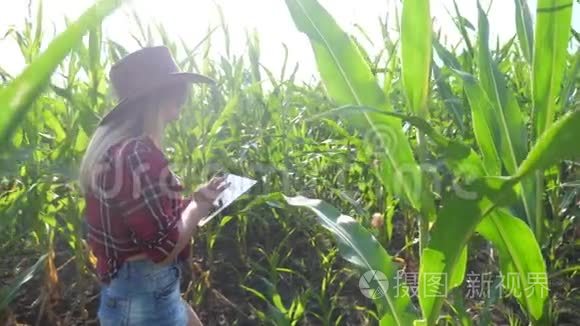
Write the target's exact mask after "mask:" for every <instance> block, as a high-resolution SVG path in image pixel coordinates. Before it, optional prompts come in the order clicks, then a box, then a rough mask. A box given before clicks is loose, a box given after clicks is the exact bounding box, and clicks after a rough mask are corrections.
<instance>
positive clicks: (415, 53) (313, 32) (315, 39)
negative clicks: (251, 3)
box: [286, 0, 580, 325]
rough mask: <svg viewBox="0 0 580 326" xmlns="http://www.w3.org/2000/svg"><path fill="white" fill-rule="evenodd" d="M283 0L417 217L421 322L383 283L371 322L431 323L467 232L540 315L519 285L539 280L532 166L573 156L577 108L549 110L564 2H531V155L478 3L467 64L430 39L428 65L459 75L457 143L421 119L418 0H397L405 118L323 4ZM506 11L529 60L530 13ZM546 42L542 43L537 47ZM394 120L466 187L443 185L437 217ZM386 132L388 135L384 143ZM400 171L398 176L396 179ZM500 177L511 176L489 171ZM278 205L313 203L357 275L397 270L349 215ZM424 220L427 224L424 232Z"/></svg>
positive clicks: (539, 306)
mask: <svg viewBox="0 0 580 326" xmlns="http://www.w3.org/2000/svg"><path fill="white" fill-rule="evenodd" d="M286 3H287V6H288V8H289V10H290V13H291V14H292V17H293V19H294V21H295V23H296V26H297V27H298V29H299V30H300V31H301V32H303V33H305V34H306V35H307V36H308V37H309V39H310V41H311V44H312V48H313V50H314V54H315V57H316V59H317V63H318V69H319V71H320V74H321V78H322V80H323V82H324V84H325V86H326V91H327V92H328V94H329V96H330V97H331V98H332V99H333V100H334V101H335V102H336V103H337V104H338V105H354V106H352V107H350V108H349V111H355V112H354V113H353V112H349V113H348V114H349V117H352V116H355V117H361V118H364V119H353V121H352V122H353V125H354V126H355V127H356V128H358V129H359V130H365V129H367V128H368V129H370V130H371V132H373V133H375V134H376V135H375V137H377V138H378V139H379V140H381V141H380V142H379V145H380V147H379V150H380V151H381V152H382V151H384V153H381V154H383V155H381V161H382V162H383V164H384V165H383V169H382V170H381V174H382V176H383V178H382V180H383V182H384V186H385V187H386V188H387V189H388V190H389V191H391V192H393V193H394V194H396V195H399V196H400V197H402V198H403V199H404V200H405V201H406V202H407V203H408V204H409V205H410V206H411V207H412V208H413V209H414V210H415V211H416V213H417V214H418V223H419V226H420V227H419V231H420V232H419V233H420V239H421V244H422V245H421V247H420V251H421V266H420V271H419V289H420V291H419V294H418V296H419V302H420V306H421V310H422V313H421V315H422V317H419V315H418V314H416V313H414V312H412V306H411V305H410V303H409V300H408V299H407V298H401V296H395V295H394V292H393V289H390V288H380V290H381V292H382V293H384V294H385V295H384V297H381V298H379V299H377V300H375V303H376V305H377V309H378V311H379V313H380V314H381V316H382V317H381V324H384V325H392V324H397V325H407V324H409V323H410V322H411V321H412V320H420V321H421V322H422V323H426V324H429V325H431V324H434V323H436V321H437V319H438V317H439V315H440V311H441V308H442V305H443V300H444V298H445V297H446V296H447V295H448V293H449V290H451V289H452V288H454V287H457V286H459V285H461V284H462V282H463V280H464V274H465V268H466V266H465V265H466V258H467V254H466V250H467V248H466V244H467V242H468V240H469V239H470V238H471V237H472V235H473V234H474V233H475V232H477V233H479V234H481V235H482V236H483V237H485V238H486V239H487V240H488V241H490V242H491V243H492V244H493V245H494V246H495V247H496V248H497V250H498V253H499V258H500V264H501V269H502V272H504V273H510V272H511V273H515V274H516V275H517V277H518V280H519V282H518V283H517V284H518V285H517V287H519V288H514V285H512V284H509V285H508V284H507V283H506V284H504V285H505V286H507V287H508V288H509V290H511V291H510V292H511V293H513V294H514V296H515V297H516V298H517V299H518V301H519V303H520V304H521V306H522V307H523V308H524V309H525V310H526V311H527V313H528V316H529V318H530V320H534V321H538V322H539V321H540V320H542V318H543V317H544V311H545V305H544V304H545V299H546V297H547V293H545V292H544V291H543V290H542V289H540V288H539V287H537V286H538V285H537V284H535V285H534V284H529V283H528V276H529V275H531V274H535V273H538V274H541V275H544V276H545V275H546V267H545V263H544V260H543V258H542V255H541V251H540V244H539V241H541V237H542V229H543V223H544V220H543V218H542V216H543V215H544V212H543V206H542V204H541V203H542V200H543V199H542V198H543V193H544V190H543V183H542V180H543V174H542V172H541V171H542V170H543V169H545V168H548V167H550V166H552V165H554V164H555V163H557V162H559V161H560V160H562V159H564V158H567V157H572V158H574V157H577V155H578V150H577V146H576V147H575V146H574V144H573V143H572V139H574V137H577V130H575V129H577V126H578V120H579V118H578V117H579V116H580V114H579V113H578V111H577V110H572V111H573V112H571V113H569V114H567V115H565V116H563V117H561V118H560V119H559V120H558V121H557V122H556V123H555V124H553V125H552V121H553V120H554V116H555V115H554V112H555V110H554V106H555V105H556V103H560V102H561V101H557V99H558V97H559V96H562V98H564V99H566V98H567V97H568V96H569V94H557V92H556V89H559V88H560V84H561V82H562V76H563V74H564V70H565V60H566V49H567V46H568V40H569V31H570V19H571V16H570V15H571V4H569V3H566V4H564V3H561V4H558V3H556V2H554V1H540V2H539V4H538V11H537V17H538V20H537V23H536V35H537V37H536V40H535V41H536V43H535V46H534V50H533V60H532V61H533V63H534V69H533V70H532V69H529V70H530V71H532V73H531V74H530V77H527V78H528V79H530V78H533V80H534V83H533V85H534V87H535V88H532V91H533V92H534V93H533V94H534V98H535V101H534V106H533V110H532V112H533V114H532V119H533V121H534V122H535V126H536V132H535V135H536V137H535V138H534V139H533V140H532V141H531V144H533V147H532V149H531V150H529V149H528V146H529V145H528V144H529V143H530V139H529V137H528V136H527V134H528V132H527V127H526V125H525V121H524V118H523V112H522V109H521V106H520V104H519V102H518V100H517V99H516V96H515V94H514V92H513V90H512V89H511V88H510V87H509V86H508V85H507V80H506V76H505V75H504V72H502V71H501V70H500V67H499V65H498V62H497V61H496V60H497V59H495V58H494V57H493V53H492V51H491V50H490V48H489V39H488V34H489V24H488V21H487V17H486V15H485V12H484V11H483V9H482V8H481V7H478V10H479V18H478V22H479V24H478V41H477V46H476V47H473V46H472V45H471V44H472V43H471V41H470V39H469V37H468V36H467V35H466V34H465V33H464V38H465V41H466V44H467V49H468V50H469V51H471V52H469V53H468V55H472V56H473V55H474V54H475V56H476V58H474V60H471V61H470V62H469V63H470V64H473V66H470V67H468V69H464V67H462V66H461V65H460V64H459V61H458V60H457V58H456V57H455V56H453V54H452V53H451V52H450V51H448V50H446V49H445V48H444V47H443V46H442V45H441V44H439V43H438V40H435V43H436V45H437V46H435V49H436V50H437V51H438V53H439V56H440V58H441V59H442V60H443V62H444V64H445V66H443V67H436V68H435V70H436V71H437V74H440V70H441V69H446V70H451V71H452V73H453V74H454V75H455V76H457V77H458V78H459V79H460V80H462V81H463V92H464V94H465V96H466V97H467V101H468V103H469V106H470V109H471V117H472V125H473V129H474V135H475V139H476V144H477V146H475V147H471V146H469V145H468V144H466V143H464V142H462V141H461V140H451V139H447V138H445V137H444V136H442V135H440V134H438V133H437V132H436V131H435V129H434V128H433V127H432V126H430V125H429V122H428V118H429V105H428V100H429V91H430V71H431V66H432V58H431V48H432V38H433V36H432V34H431V27H430V21H431V17H430V14H429V1H428V0H423V1H421V0H406V1H404V2H403V11H402V18H401V42H402V45H401V47H402V51H401V59H400V61H401V69H402V77H403V78H402V80H403V85H402V89H403V90H404V91H405V93H406V95H407V96H406V98H407V101H405V103H403V105H402V108H401V109H400V110H398V111H399V112H400V113H407V114H408V115H407V116H401V115H400V114H399V115H397V114H389V113H388V111H389V108H390V106H389V105H386V104H385V96H386V95H388V94H384V93H383V90H381V88H380V87H379V86H378V84H377V82H376V76H374V75H373V73H372V71H371V69H370V67H369V64H368V62H367V61H366V60H365V56H364V55H363V53H362V52H361V50H360V48H359V47H357V45H356V43H355V42H354V41H353V39H352V38H351V37H350V36H349V35H347V34H346V33H344V32H343V31H342V30H341V29H340V27H339V26H338V25H337V24H336V22H335V21H334V20H333V18H332V17H331V16H330V15H329V14H328V12H326V11H325V10H324V8H323V7H321V6H320V5H319V4H318V3H317V2H316V1H315V0H287V1H286ZM516 8H517V12H516V21H517V23H518V36H519V40H520V47H521V49H522V51H523V52H524V53H527V56H528V60H529V59H530V52H531V48H532V46H531V45H532V35H531V33H530V30H531V20H530V19H529V16H530V14H529V11H528V9H527V7H526V6H525V5H523V4H522V2H520V1H516ZM556 19H557V20H558V23H556ZM548 38H549V39H550V44H551V46H547V45H546V42H548ZM538 42H544V43H538ZM495 55H500V53H498V52H496V53H495ZM524 55H525V54H524ZM463 56H465V54H463ZM544 62H550V64H548V65H545V64H544ZM473 71H477V72H478V76H475V75H473V74H472V73H471V72H473ZM572 82H573V81H572ZM392 87H393V86H391V87H390V88H392ZM565 89H566V88H565ZM441 95H442V96H448V95H449V94H448V92H447V93H443V94H441ZM369 108H370V109H369ZM343 111H346V110H343ZM396 117H401V119H402V120H404V121H405V122H408V123H411V124H412V125H414V126H415V127H416V129H417V133H418V134H417V137H416V146H417V156H418V158H419V160H422V161H425V160H426V159H427V152H426V151H427V145H426V143H425V137H426V136H427V135H431V136H434V137H432V138H433V139H432V141H433V142H435V143H436V150H435V151H433V152H432V153H431V155H433V156H434V157H436V158H439V159H442V160H443V161H444V162H445V164H446V165H447V167H448V169H449V170H450V171H452V172H453V173H454V174H455V176H456V177H459V178H461V179H462V180H464V181H463V182H465V183H466V184H465V185H464V187H465V189H469V190H470V195H473V196H472V198H469V196H467V195H466V194H465V193H464V194H458V193H457V192H456V191H445V192H444V193H442V194H439V196H441V197H442V202H441V207H440V208H439V209H438V210H437V213H436V214H434V213H433V209H434V208H433V206H432V205H431V203H432V201H433V199H432V198H433V195H432V194H431V192H430V187H429V184H428V183H429V178H425V175H423V176H422V172H421V171H420V169H419V166H418V165H417V163H416V162H415V161H414V159H413V156H412V155H410V152H411V146H410V144H409V141H408V138H407V135H405V134H404V132H403V129H402V128H401V121H400V120H398V119H396ZM550 125H551V127H550V128H547V126H550ZM380 127H382V128H380ZM460 127H461V126H457V128H460ZM384 139H390V140H391V141H390V142H385V141H383V140H384ZM536 170H537V171H538V172H536ZM402 171H404V172H408V173H407V174H405V175H404V174H403V173H402ZM504 173H505V174H504ZM534 174H535V175H536V182H534V179H533V177H534ZM502 175H507V176H509V177H503V179H502V178H499V177H500V176H502ZM287 201H288V202H289V203H290V204H292V205H297V206H305V207H308V208H310V209H311V210H313V211H314V212H315V213H316V214H317V216H318V217H319V218H320V221H321V222H322V223H323V224H324V225H325V226H326V227H327V228H328V229H330V230H331V232H332V233H333V234H334V235H335V237H336V239H337V241H338V243H339V248H341V250H342V253H343V256H345V258H346V259H347V260H349V261H350V262H352V263H354V264H356V265H358V266H360V267H361V268H362V269H363V270H378V271H381V272H383V273H384V274H385V275H386V276H387V278H388V279H389V280H393V279H394V274H395V271H396V266H394V265H391V266H389V265H388V264H387V263H386V262H387V261H389V260H390V257H389V255H388V254H387V253H386V252H385V251H384V250H383V249H382V248H381V247H380V246H379V244H378V243H377V242H376V240H374V238H373V237H372V236H371V235H370V234H369V233H368V232H367V231H366V230H364V229H362V228H361V227H360V226H358V225H357V224H356V222H355V221H354V220H353V219H352V218H350V217H348V216H346V215H342V214H340V213H339V212H338V211H337V210H336V209H334V208H333V207H331V206H329V205H327V204H325V203H323V202H321V201H319V200H311V199H306V198H289V199H287ZM538 203H539V204H538ZM504 207H505V208H504ZM434 215H436V216H434ZM516 216H519V217H520V218H521V219H524V220H526V221H527V222H528V224H526V223H524V222H522V220H521V219H520V218H518V217H516ZM429 219H431V220H432V221H433V222H434V223H433V225H432V226H431V228H430V229H429V228H428V227H427V221H429ZM534 231H535V232H534ZM450 235H451V236H450ZM429 275H443V276H444V277H440V278H439V279H438V280H436V281H435V282H436V284H435V292H434V293H435V294H436V295H428V294H427V291H429V286H432V284H431V285H430V283H429V282H432V281H429V280H428V278H427V277H428V276H429ZM546 284H547V281H546ZM379 286H381V287H382V285H381V284H379ZM530 286H531V287H532V289H533V290H534V294H532V295H525V294H524V290H525V289H527V288H529V287H530ZM540 290H542V291H540ZM540 292H543V293H540ZM544 322H545V321H544Z"/></svg>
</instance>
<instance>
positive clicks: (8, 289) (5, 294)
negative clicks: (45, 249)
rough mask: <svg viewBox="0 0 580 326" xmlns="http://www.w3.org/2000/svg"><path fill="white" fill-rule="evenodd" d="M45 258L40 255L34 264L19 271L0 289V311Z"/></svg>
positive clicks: (35, 271) (32, 275) (41, 264)
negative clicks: (21, 271) (10, 281)
mask: <svg viewBox="0 0 580 326" xmlns="http://www.w3.org/2000/svg"><path fill="white" fill-rule="evenodd" d="M45 260H46V255H42V256H40V258H39V259H38V260H37V261H36V263H34V265H32V266H31V267H30V268H28V269H27V270H26V271H24V272H23V273H19V274H18V276H17V277H16V279H14V280H13V281H12V283H10V284H8V285H6V286H4V287H3V288H2V289H0V313H1V312H2V311H4V309H6V307H8V305H9V304H10V302H12V300H14V298H15V297H16V295H17V293H18V291H19V290H20V289H21V288H22V286H23V285H24V284H26V282H28V281H30V280H31V279H32V278H33V277H34V275H35V274H36V273H37V272H38V271H39V270H40V269H41V268H42V267H43V266H44V261H45Z"/></svg>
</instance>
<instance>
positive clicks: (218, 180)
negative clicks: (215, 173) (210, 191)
mask: <svg viewBox="0 0 580 326" xmlns="http://www.w3.org/2000/svg"><path fill="white" fill-rule="evenodd" d="M225 180H226V177H214V178H212V179H211V180H210V182H209V185H210V186H211V187H214V188H215V187H217V186H218V185H219V184H221V183H222V182H224V181H225Z"/></svg>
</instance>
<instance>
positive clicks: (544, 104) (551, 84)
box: [532, 0, 572, 137]
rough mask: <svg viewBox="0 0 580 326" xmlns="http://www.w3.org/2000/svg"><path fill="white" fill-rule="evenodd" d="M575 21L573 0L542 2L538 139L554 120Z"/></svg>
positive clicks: (536, 81) (536, 83)
mask: <svg viewBox="0 0 580 326" xmlns="http://www.w3.org/2000/svg"><path fill="white" fill-rule="evenodd" d="M571 19H572V1H570V0H539V1H538V8H537V10H536V35H535V45H534V62H533V87H532V90H533V97H534V115H535V133H536V137H539V135H541V134H542V133H543V132H544V131H545V130H546V128H547V127H549V126H550V124H551V123H552V121H553V120H554V114H555V112H556V110H557V105H558V104H557V101H556V98H557V96H558V95H559V94H560V87H561V83H562V78H563V76H564V69H565V68H566V57H567V55H568V52H567V51H568V40H569V38H570V24H571Z"/></svg>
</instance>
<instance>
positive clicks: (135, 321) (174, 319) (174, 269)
mask: <svg viewBox="0 0 580 326" xmlns="http://www.w3.org/2000/svg"><path fill="white" fill-rule="evenodd" d="M180 279H181V271H180V269H179V265H178V263H173V264H170V265H165V266H160V265H156V264H154V263H153V262H151V261H149V260H139V261H128V262H125V263H123V266H122V267H121V269H120V270H119V273H118V274H117V276H116V277H115V278H114V279H113V280H112V281H111V282H110V283H109V284H106V285H103V286H102V288H101V301H100V305H99V312H98V317H99V321H100V323H101V325H102V326H121V325H127V326H129V325H142V326H148V325H155V326H163V325H167V326H185V325H187V322H188V319H187V318H188V317H187V310H186V303H185V301H183V300H182V299H181V293H180V290H179V286H180Z"/></svg>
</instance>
